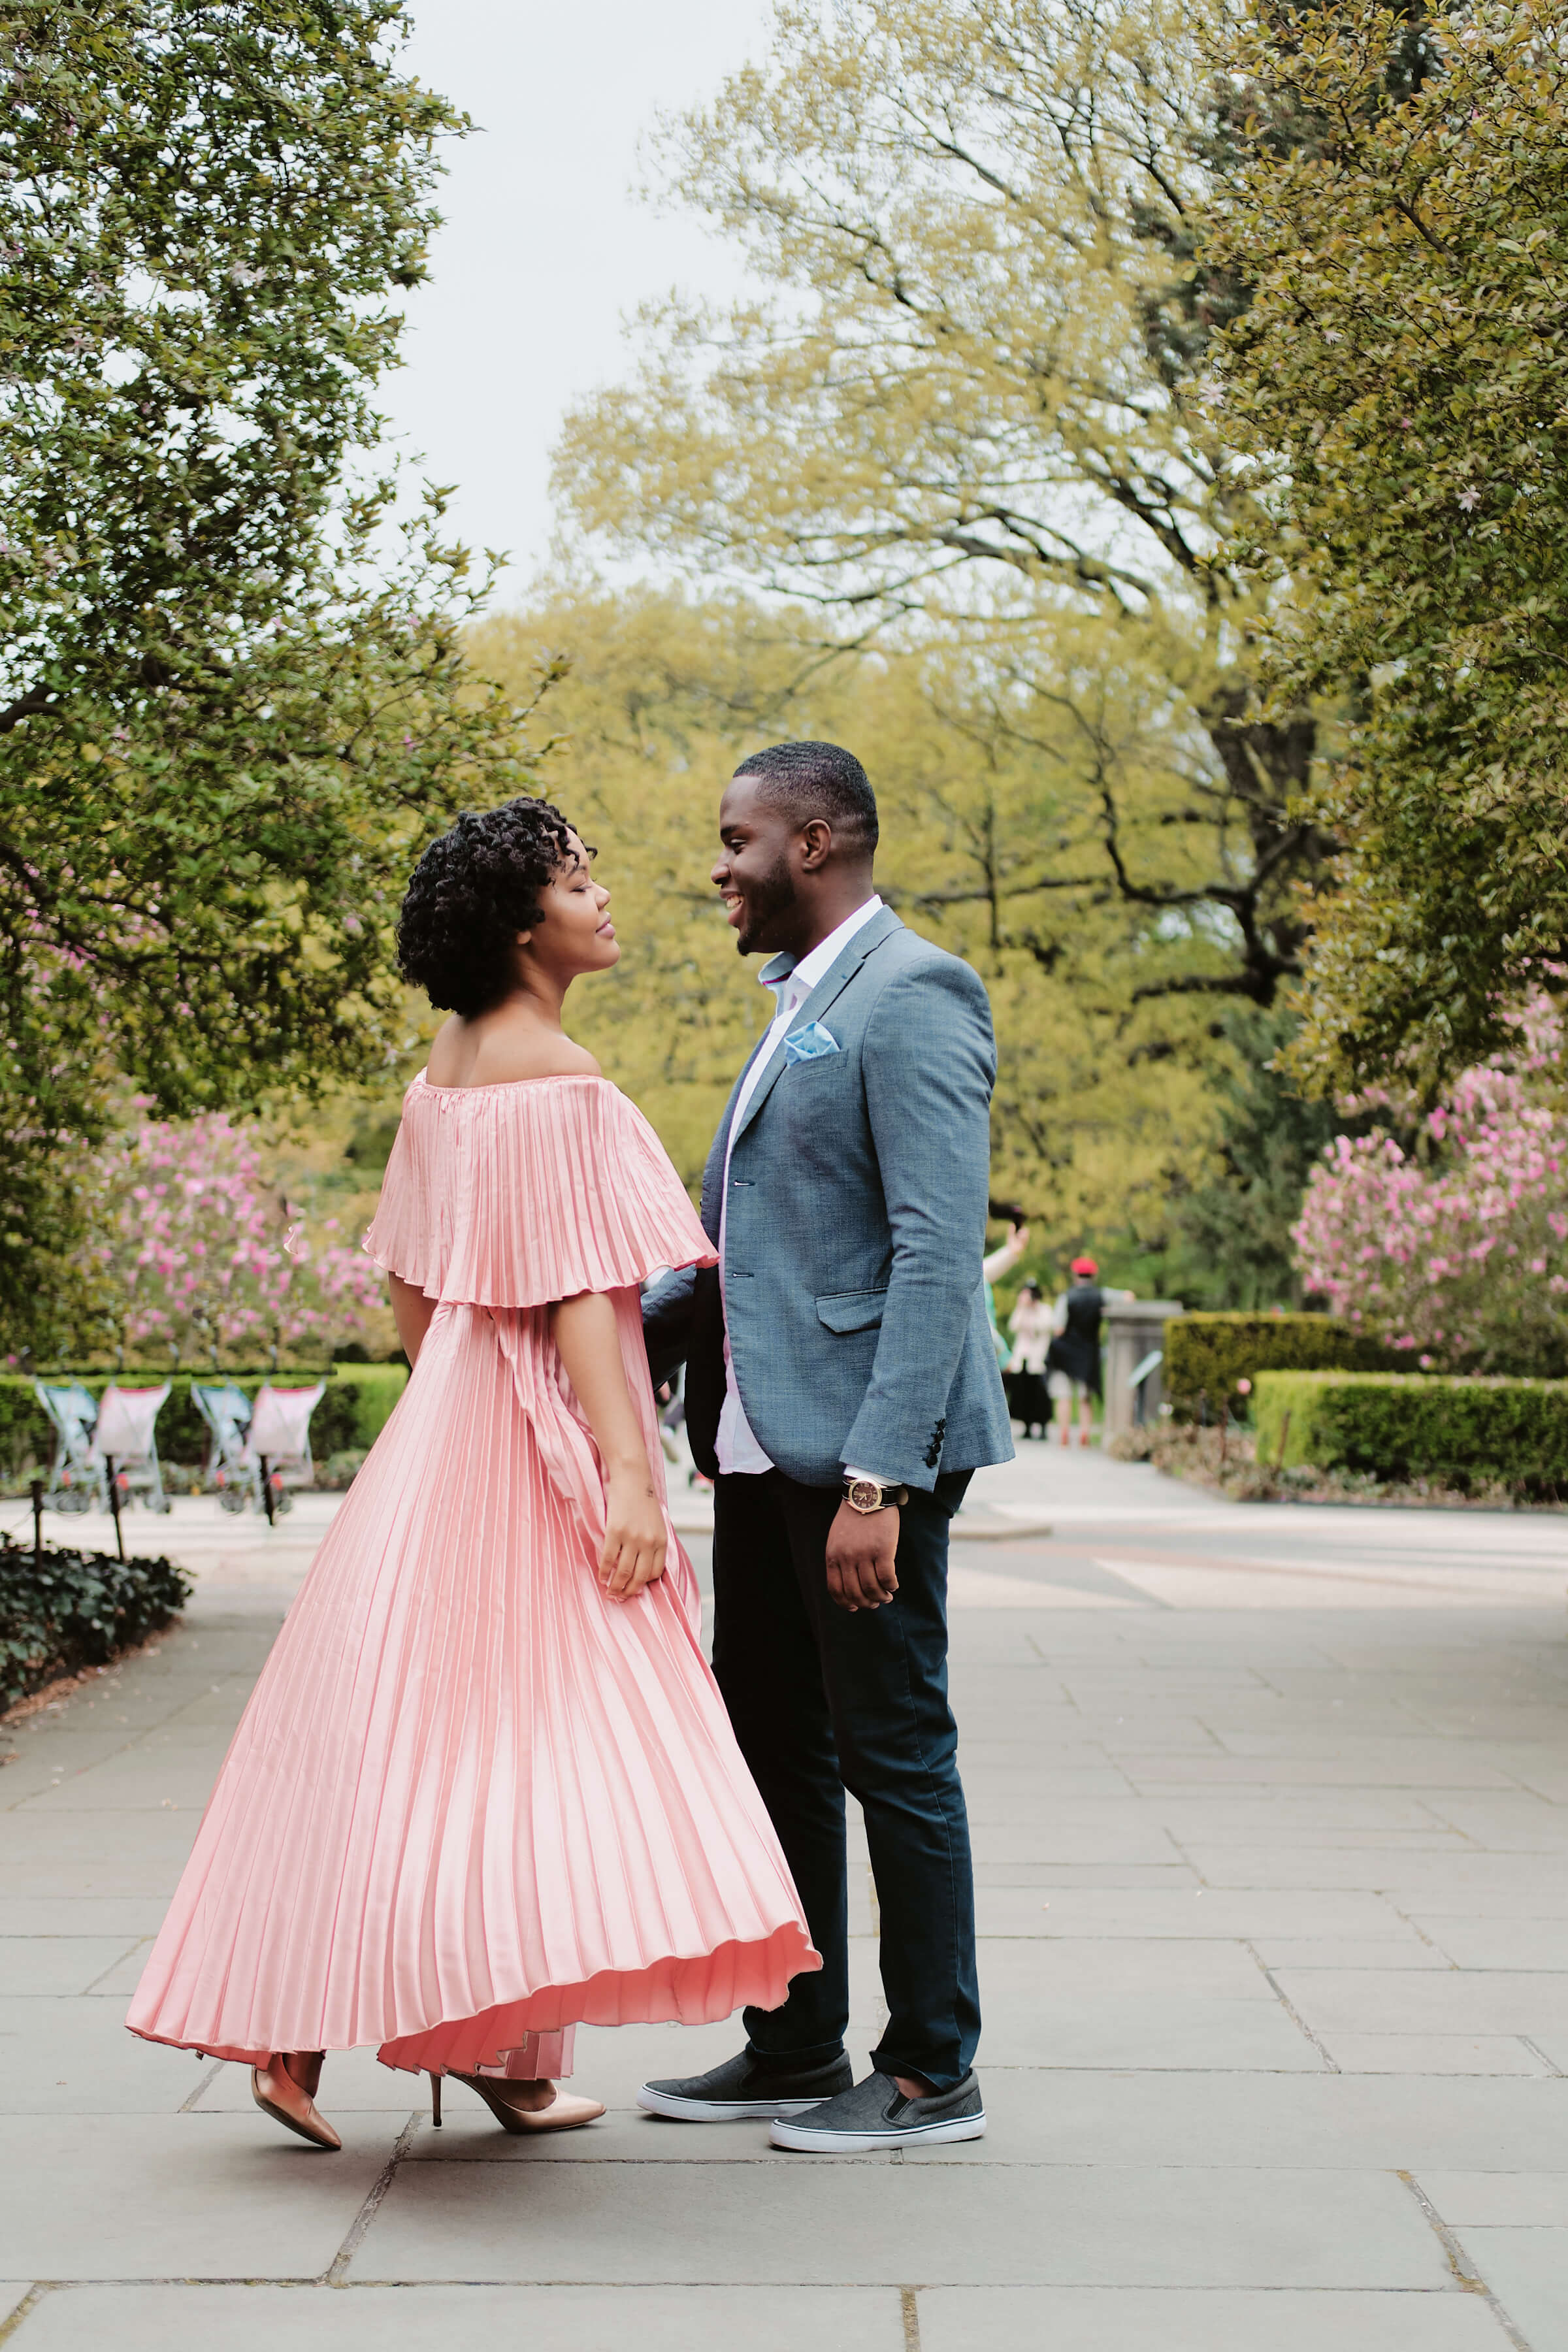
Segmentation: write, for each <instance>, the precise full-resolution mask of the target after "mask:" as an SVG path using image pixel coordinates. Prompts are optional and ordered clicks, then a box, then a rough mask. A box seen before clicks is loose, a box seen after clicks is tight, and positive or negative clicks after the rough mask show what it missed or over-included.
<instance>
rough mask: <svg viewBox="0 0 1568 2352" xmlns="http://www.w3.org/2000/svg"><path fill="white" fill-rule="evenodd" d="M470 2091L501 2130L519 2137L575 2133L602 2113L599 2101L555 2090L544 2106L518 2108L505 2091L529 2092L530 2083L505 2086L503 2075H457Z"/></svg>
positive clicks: (506, 2084) (593, 2121)
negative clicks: (537, 2134)
mask: <svg viewBox="0 0 1568 2352" xmlns="http://www.w3.org/2000/svg"><path fill="white" fill-rule="evenodd" d="M457 2079H458V2082H459V2083H466V2084H468V2088H469V2090H470V2091H477V2092H478V2094H479V2097H480V2098H481V2099H483V2101H484V2103H485V2105H486V2106H487V2107H489V2111H490V2113H491V2115H492V2116H494V2117H495V2119H496V2121H497V2123H498V2124H500V2127H501V2129H502V2131H509V2132H515V2133H516V2134H517V2135H518V2136H519V2137H525V2136H526V2135H527V2134H528V2133H529V2132H552V2131H575V2130H576V2129H577V2127H578V2126H579V2125H581V2124H592V2123H596V2122H597V2121H598V2119H599V2117H600V2116H602V2115H603V2114H604V2112H605V2106H604V2102H603V2100H602V2099H575V2098H573V2097H572V2096H571V2095H570V2094H569V2093H567V2092H564V2091H557V2092H556V2094H555V2096H554V2097H553V2098H552V2100H551V2102H550V2105H548V2106H547V2107H524V2106H520V2105H518V2104H517V2102H516V2100H515V2098H510V2099H509V2098H508V2097H507V2093H508V2091H514V2092H515V2091H521V2090H524V2089H531V2087H532V2085H531V2084H521V2083H517V2084H512V2083H509V2082H508V2080H507V2078H506V2076H505V2075H504V2074H459V2075H458V2078H457Z"/></svg>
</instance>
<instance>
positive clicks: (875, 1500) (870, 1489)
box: [844, 1478, 910, 1518]
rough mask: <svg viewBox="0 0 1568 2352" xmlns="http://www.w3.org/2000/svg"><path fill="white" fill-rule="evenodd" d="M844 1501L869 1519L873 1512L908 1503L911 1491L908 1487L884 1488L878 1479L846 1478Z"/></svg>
mask: <svg viewBox="0 0 1568 2352" xmlns="http://www.w3.org/2000/svg"><path fill="white" fill-rule="evenodd" d="M844 1499H845V1501H846V1502H847V1504H848V1506H849V1507H850V1509H851V1510H852V1511H858V1512H859V1513H860V1514H861V1516H862V1517H865V1518H869V1517H870V1516H871V1514H872V1512H873V1511H886V1510H889V1509H890V1508H891V1507H893V1506H894V1505H895V1504H899V1503H907V1502H908V1501H909V1499H910V1490H909V1488H908V1487H907V1486H883V1485H882V1484H881V1481H880V1480H879V1479H877V1478H846V1479H845V1481H844Z"/></svg>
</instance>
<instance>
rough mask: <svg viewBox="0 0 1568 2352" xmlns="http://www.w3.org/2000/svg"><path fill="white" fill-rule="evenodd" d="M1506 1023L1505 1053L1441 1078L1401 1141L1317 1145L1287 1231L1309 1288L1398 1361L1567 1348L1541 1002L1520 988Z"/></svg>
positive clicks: (1549, 1022)
mask: <svg viewBox="0 0 1568 2352" xmlns="http://www.w3.org/2000/svg"><path fill="white" fill-rule="evenodd" d="M1517 1032H1518V1043H1517V1045H1516V1048H1515V1050H1514V1051H1513V1052H1512V1053H1511V1054H1510V1055H1508V1056H1507V1057H1506V1058H1505V1057H1503V1056H1499V1057H1498V1059H1497V1060H1496V1061H1494V1062H1492V1063H1489V1064H1486V1065H1484V1066H1481V1067H1479V1068H1477V1069H1473V1070H1467V1071H1465V1072H1464V1074H1463V1075H1462V1076H1460V1077H1459V1078H1458V1080H1457V1081H1456V1082H1455V1084H1454V1086H1453V1088H1452V1090H1451V1092H1450V1094H1449V1096H1448V1098H1447V1100H1446V1101H1445V1102H1442V1103H1440V1104H1439V1105H1438V1106H1437V1108H1436V1109H1435V1110H1433V1111H1431V1112H1430V1113H1429V1114H1428V1115H1427V1116H1426V1118H1425V1120H1424V1121H1422V1122H1421V1124H1420V1127H1419V1129H1418V1133H1417V1138H1416V1141H1415V1146H1414V1147H1413V1149H1412V1150H1409V1151H1406V1150H1404V1149H1403V1148H1402V1147H1401V1146H1400V1144H1399V1143H1397V1142H1396V1141H1395V1140H1394V1138H1393V1137H1392V1136H1390V1135H1387V1134H1374V1135H1364V1136H1360V1137H1357V1138H1355V1139H1352V1138H1351V1137H1349V1136H1339V1137H1337V1138H1336V1139H1335V1140H1334V1141H1333V1142H1332V1143H1330V1144H1328V1145H1326V1146H1325V1148H1324V1152H1323V1161H1322V1164H1321V1166H1320V1167H1317V1168H1314V1169H1313V1171H1312V1173H1311V1176H1310V1179H1309V1181H1308V1185H1307V1194H1306V1199H1305V1201H1304V1202H1303V1204H1302V1209H1301V1214H1300V1219H1299V1221H1298V1222H1297V1223H1296V1224H1295V1225H1294V1226H1293V1227H1292V1229H1291V1238H1292V1240H1293V1241H1294V1243H1295V1245H1296V1252H1297V1264H1298V1265H1299V1267H1300V1275H1301V1279H1302V1281H1303V1283H1304V1284H1305V1285H1306V1286H1307V1288H1308V1289H1309V1290H1317V1291H1321V1292H1322V1293H1324V1294H1325V1296H1326V1297H1327V1298H1328V1300H1329V1303H1330V1305H1331V1307H1332V1309H1333V1311H1334V1313H1335V1314H1336V1315H1342V1316H1343V1317H1344V1318H1346V1319H1347V1320H1348V1321H1350V1322H1352V1323H1356V1324H1361V1325H1363V1327H1364V1328H1367V1329H1369V1330H1371V1331H1373V1332H1374V1333H1375V1334H1376V1335H1377V1336H1378V1337H1379V1338H1380V1339H1384V1340H1385V1341H1387V1342H1388V1343H1389V1344H1390V1345H1392V1346H1394V1347H1395V1348H1402V1349H1409V1350H1410V1353H1411V1355H1412V1357H1413V1359H1414V1362H1413V1364H1412V1370H1415V1369H1417V1368H1420V1369H1432V1368H1434V1367H1441V1368H1442V1369H1444V1370H1460V1369H1477V1370H1488V1371H1500V1370H1521V1371H1559V1370H1562V1369H1563V1366H1564V1363H1565V1361H1568V1116H1565V1115H1564V1112H1563V1109H1562V1108H1561V1107H1560V1103H1559V1104H1553V1103H1552V1101H1551V1100H1550V1099H1548V1098H1546V1097H1547V1087H1546V1085H1545V1084H1544V1081H1546V1080H1547V1079H1549V1078H1552V1077H1555V1076H1556V1075H1557V1072H1558V1070H1559V1066H1560V1062H1561V1055H1562V1045H1563V1033H1562V1023H1561V1019H1560V1016H1559V1015H1558V1013H1557V1012H1556V1011H1555V1009H1554V1008H1553V1006H1552V1003H1551V1002H1550V1000H1549V999H1547V998H1545V997H1544V996H1537V997H1535V998H1533V999H1532V1000H1531V1003H1530V1004H1529V1005H1528V1006H1527V1007H1526V1009H1525V1011H1524V1012H1523V1013H1521V1016H1520V1018H1519V1021H1518V1024H1517ZM1379 1103H1381V1104H1383V1105H1384V1107H1388V1105H1389V1098H1388V1097H1361V1098H1360V1100H1358V1102H1357V1103H1355V1104H1354V1105H1352V1106H1350V1108H1357V1109H1360V1108H1374V1107H1376V1106H1377V1105H1378V1104H1379Z"/></svg>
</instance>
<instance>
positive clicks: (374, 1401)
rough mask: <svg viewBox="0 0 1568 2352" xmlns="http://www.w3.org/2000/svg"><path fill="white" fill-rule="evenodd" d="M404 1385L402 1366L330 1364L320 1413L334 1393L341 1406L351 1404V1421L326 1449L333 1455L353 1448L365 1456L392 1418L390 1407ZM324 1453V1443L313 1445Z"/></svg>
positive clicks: (312, 1428)
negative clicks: (341, 1402) (346, 1431)
mask: <svg viewBox="0 0 1568 2352" xmlns="http://www.w3.org/2000/svg"><path fill="white" fill-rule="evenodd" d="M407 1385H408V1371H407V1368H406V1366H405V1365H403V1364H334V1365H333V1367H332V1379H331V1387H329V1389H328V1391H327V1393H326V1395H325V1396H324V1397H323V1398H322V1399H321V1409H320V1412H318V1415H317V1418H318V1419H320V1417H321V1412H325V1410H326V1407H327V1405H328V1403H329V1402H331V1400H332V1398H333V1396H334V1393H335V1394H336V1395H337V1396H338V1397H341V1398H342V1401H343V1402H344V1403H345V1404H346V1403H348V1402H349V1401H350V1400H351V1399H352V1401H353V1418H352V1421H351V1422H350V1424H349V1433H348V1434H347V1435H346V1436H345V1437H342V1438H339V1439H335V1440H334V1443H333V1444H332V1446H331V1449H330V1450H331V1452H333V1453H338V1452H345V1453H346V1452H348V1451H350V1450H351V1449H357V1450H358V1451H359V1452H361V1453H368V1452H369V1450H370V1448H371V1447H372V1446H373V1445H374V1444H375V1441H376V1439H377V1438H378V1437H379V1436H380V1435H381V1433H382V1431H383V1430H384V1428H385V1427H386V1424H387V1423H388V1421H390V1419H391V1418H392V1408H393V1406H394V1405H395V1403H396V1402H397V1400H398V1398H399V1397H400V1396H401V1395H402V1394H403V1391H404V1390H405V1388H406V1387H407ZM311 1443H312V1444H315V1423H311ZM316 1451H317V1453H318V1454H325V1453H327V1452H328V1451H329V1448H328V1447H327V1446H326V1445H325V1444H321V1445H318V1446H316Z"/></svg>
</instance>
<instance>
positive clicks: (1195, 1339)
mask: <svg viewBox="0 0 1568 2352" xmlns="http://www.w3.org/2000/svg"><path fill="white" fill-rule="evenodd" d="M1164 1344H1165V1361H1164V1366H1163V1373H1162V1378H1163V1384H1164V1391H1165V1397H1166V1400H1167V1402H1169V1403H1170V1405H1171V1406H1172V1408H1173V1412H1174V1414H1175V1417H1176V1419H1177V1420H1178V1421H1194V1420H1195V1419H1196V1418H1197V1416H1198V1413H1199V1410H1200V1401H1201V1400H1203V1399H1205V1398H1206V1400H1207V1409H1208V1413H1209V1417H1210V1419H1211V1420H1215V1421H1217V1420H1218V1418H1219V1409H1220V1406H1221V1404H1222V1403H1228V1404H1229V1407H1230V1410H1231V1412H1232V1413H1233V1414H1236V1413H1239V1412H1243V1411H1244V1410H1245V1405H1246V1400H1245V1398H1243V1397H1242V1396H1240V1395H1239V1394H1238V1393H1237V1382H1238V1381H1244V1380H1246V1381H1257V1379H1258V1374H1259V1373H1260V1372H1268V1371H1302V1372H1316V1371H1324V1372H1331V1371H1348V1372H1376V1371H1385V1370H1397V1369H1398V1368H1399V1366H1400V1364H1401V1363H1404V1362H1407V1361H1408V1358H1407V1357H1400V1356H1397V1355H1395V1354H1394V1351H1393V1350H1392V1349H1388V1348H1385V1347H1384V1345H1383V1343H1382V1342H1381V1341H1380V1340H1377V1339H1373V1338H1372V1337H1371V1336H1370V1334H1369V1333H1367V1332H1364V1331H1357V1330H1356V1329H1354V1328H1353V1327H1352V1325H1350V1324H1349V1323H1344V1322H1342V1321H1341V1320H1340V1319H1339V1318H1338V1317H1336V1316H1333V1315H1178V1316H1176V1317H1175V1318H1173V1321H1171V1322H1169V1323H1167V1324H1166V1326H1165V1343H1164Z"/></svg>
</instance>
